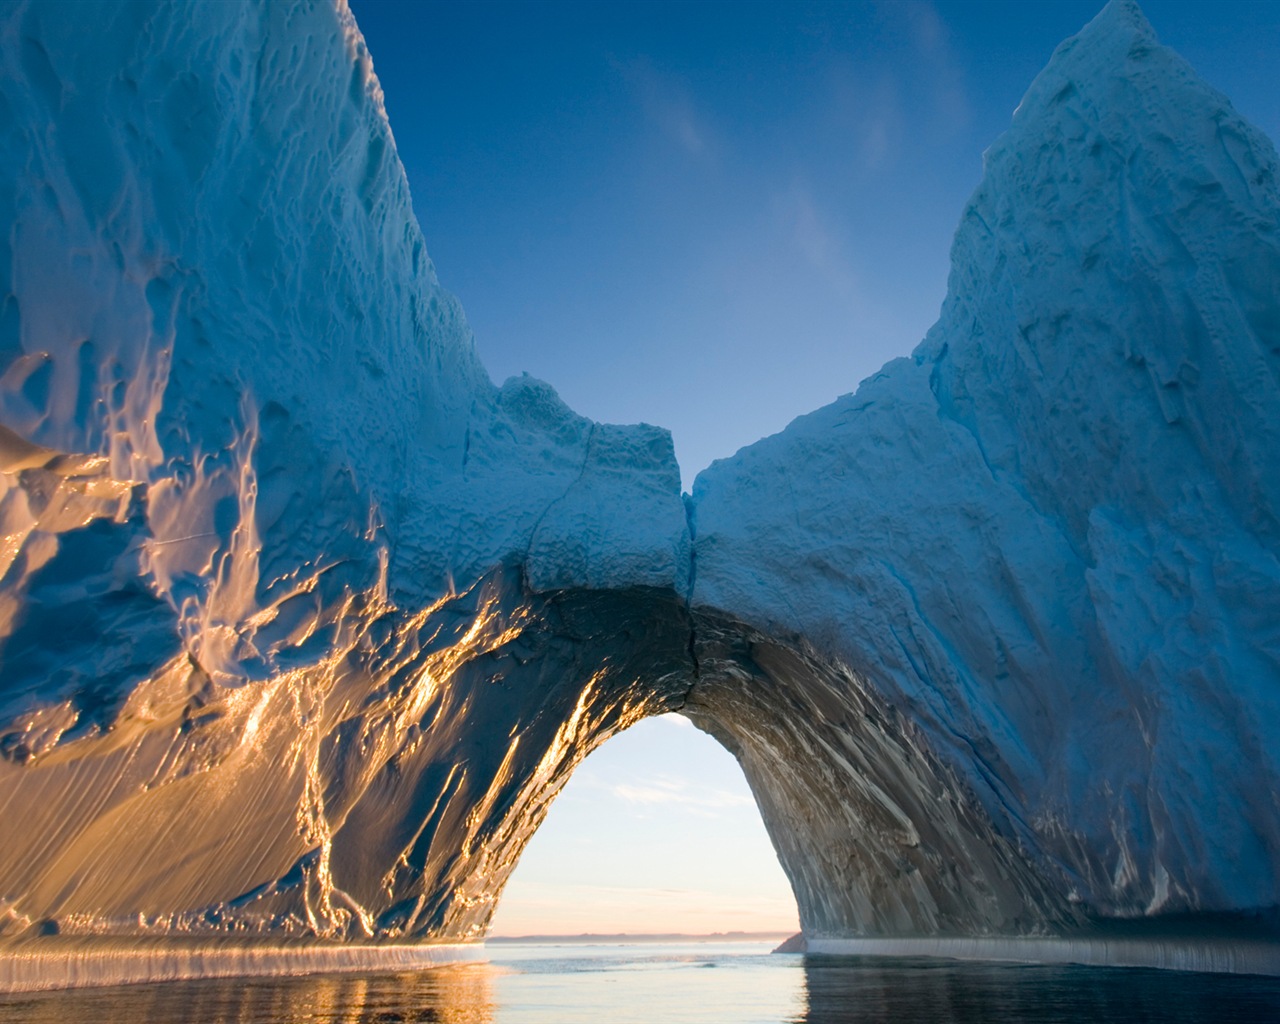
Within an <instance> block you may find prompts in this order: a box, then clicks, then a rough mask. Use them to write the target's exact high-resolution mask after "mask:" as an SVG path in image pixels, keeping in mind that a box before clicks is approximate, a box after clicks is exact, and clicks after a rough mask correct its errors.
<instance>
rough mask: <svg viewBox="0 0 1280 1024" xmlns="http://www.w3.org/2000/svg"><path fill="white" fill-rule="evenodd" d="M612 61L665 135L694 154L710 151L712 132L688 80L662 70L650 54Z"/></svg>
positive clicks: (648, 115) (648, 118)
mask: <svg viewBox="0 0 1280 1024" xmlns="http://www.w3.org/2000/svg"><path fill="white" fill-rule="evenodd" d="M611 63H612V65H613V67H614V69H615V70H616V71H617V72H618V74H619V75H621V76H622V79H623V81H625V82H626V83H627V84H628V85H629V86H630V87H631V90H632V92H633V93H634V95H635V97H636V99H637V101H638V102H639V104H640V106H641V109H642V110H643V111H644V114H645V117H646V119H647V120H648V121H649V122H650V123H651V124H652V125H653V126H654V127H655V128H657V129H658V131H659V132H661V133H662V135H663V136H665V137H666V138H667V139H668V140H670V141H671V142H674V143H675V144H676V145H677V146H678V147H679V148H681V149H683V150H684V151H685V152H686V153H688V154H689V155H690V156H693V157H707V156H709V155H710V153H711V148H712V147H711V141H712V134H711V132H710V130H709V127H708V124H707V120H706V118H705V117H704V116H703V115H701V114H700V113H699V112H698V111H697V109H696V107H695V104H694V101H693V96H692V92H691V90H690V89H689V87H688V85H687V84H686V83H684V82H683V81H681V80H680V79H679V78H678V77H676V76H674V75H671V74H669V73H666V72H663V71H660V70H659V69H658V68H656V67H654V65H653V62H652V61H650V60H649V59H648V58H647V57H636V58H632V59H630V60H617V59H614V60H613V61H612V62H611Z"/></svg>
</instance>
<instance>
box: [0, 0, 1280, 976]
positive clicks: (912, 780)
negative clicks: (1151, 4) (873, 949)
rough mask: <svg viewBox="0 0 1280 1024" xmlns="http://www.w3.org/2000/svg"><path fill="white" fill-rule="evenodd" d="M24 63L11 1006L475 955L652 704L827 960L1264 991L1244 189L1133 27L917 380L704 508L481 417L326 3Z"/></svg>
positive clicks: (1079, 96) (1275, 725)
mask: <svg viewBox="0 0 1280 1024" xmlns="http://www.w3.org/2000/svg"><path fill="white" fill-rule="evenodd" d="M0 66H2V68H3V71H4V74H2V75H0V219H2V220H3V223H4V224H5V225H6V227H7V231H6V232H5V233H4V235H3V237H4V238H5V239H6V240H7V241H6V243H5V244H2V245H0V280H3V281H6V282H8V284H7V291H6V293H5V296H4V299H3V304H2V305H0V486H2V490H0V535H3V542H2V543H0V574H2V575H0V823H2V824H3V834H4V836H5V841H4V843H2V844H0V944H3V945H4V947H5V949H6V952H5V954H4V956H5V957H7V958H9V959H8V960H6V963H16V962H17V960H15V959H13V958H18V957H22V958H31V957H34V958H36V960H37V961H38V960H39V958H40V957H42V956H43V957H46V958H47V957H50V956H56V955H58V954H57V953H56V952H55V951H56V950H61V949H65V948H68V947H67V946H66V944H67V943H71V944H73V945H74V946H75V948H77V949H82V950H92V949H100V950H102V956H103V957H106V956H107V955H108V953H109V952H110V955H112V956H115V955H116V954H117V953H118V952H119V951H120V950H121V949H122V948H127V947H128V946H129V944H130V943H131V942H132V943H139V944H143V945H145V944H148V943H153V942H154V943H159V944H160V945H162V946H163V945H164V944H166V943H168V942H172V941H173V940H175V939H180V940H181V941H182V942H183V943H197V944H198V943H200V942H206V943H208V944H209V945H208V947H207V948H209V949H211V950H212V949H215V948H216V949H225V948H231V947H230V946H228V945H227V944H228V943H230V944H232V945H233V946H234V945H235V944H237V943H238V944H240V946H242V947H243V948H244V949H245V950H248V951H250V952H246V953H245V958H246V962H248V960H253V959H254V958H255V957H258V960H255V961H254V962H255V963H257V962H259V961H260V960H262V958H268V959H269V953H268V952H267V951H268V950H270V949H277V948H278V947H279V944H280V943H281V942H282V941H285V940H287V941H288V943H290V945H289V948H290V949H293V948H295V947H294V945H292V944H294V943H296V944H298V945H299V946H300V947H307V946H308V944H311V945H315V946H316V948H326V949H327V948H330V947H328V946H327V945H326V944H327V943H353V944H355V945H358V946H360V948H361V949H367V948H369V946H368V945H367V944H370V943H371V944H373V945H375V946H376V945H378V944H386V945H387V946H388V947H399V946H402V945H403V944H405V943H415V942H416V943H430V942H449V941H453V940H459V939H462V940H465V939H473V938H475V937H477V936H479V935H480V934H482V933H483V930H484V928H485V926H486V924H487V922H488V920H489V918H490V916H491V914H492V911H493V907H494V903H495V900H496V899H497V898H498V896H499V894H500V892H501V889H502V885H503V883H504V882H505V880H506V878H507V877H508V875H509V874H510V871H511V870H512V868H513V866H514V864H515V860H516V858H517V857H518V856H519V854H520V851H521V849H522V848H523V846H524V843H525V842H526V841H527V839H528V837H529V835H530V834H531V833H532V831H533V830H534V829H535V828H536V827H537V825H538V824H539V822H540V821H541V820H542V817H543V815H544V814H545V811H546V808H547V805H548V803H549V801H550V800H551V799H552V798H553V797H554V795H555V793H556V792H557V791H558V789H559V788H560V786H562V785H563V783H564V781H565V779H566V778H567V777H568V774H569V773H570V772H571V771H572V770H573V768H574V766H575V765H576V764H577V763H578V762H579V761H580V760H581V759H582V758H583V757H585V756H586V754H587V753H589V752H590V750H591V749H592V748H593V747H594V746H596V745H598V744H599V743H601V742H603V741H604V740H605V739H607V738H608V736H609V735H611V734H612V733H613V732H614V731H616V730H617V729H620V728H625V727H626V726H627V725H628V724H630V723H632V722H634V721H636V720H638V719H639V718H642V717H644V716H645V715H648V714H657V713H661V712H664V711H669V710H680V709H684V710H685V712H686V713H687V714H688V715H689V716H690V717H691V718H693V719H694V721H695V722H696V723H697V724H699V725H700V726H702V727H703V728H704V729H707V730H708V731H709V732H711V733H712V734H713V735H715V736H717V737H719V738H720V739H721V740H722V741H723V742H724V743H725V744H726V746H728V747H729V748H730V749H731V750H733V751H734V752H735V753H736V754H737V755H738V757H739V759H740V760H741V762H742V764H743V767H744V770H745V771H746V774H747V777H748V780H749V781H750V782H751V784H752V787H753V789H754V791H755V793H756V795H757V798H758V801H759V804H760V807H761V810H762V813H763V815H764V818H765V823H766V825H767V827H768V828H769V830H770V834H771V835H772V837H773V840H774V843H775V846H776V848H777V850H778V853H779V857H780V859H781V861H782V863H783V866H784V868H785V870H786V871H787V873H788V875H789V877H790V878H791V880H792V883H793V885H794V888H795V891H796V896H797V900H798V903H799V908H800V915H801V920H802V922H803V924H804V927H805V930H806V932H807V933H809V935H810V937H811V938H812V939H813V940H814V941H815V942H837V941H852V940H854V939H867V938H872V937H876V938H881V939H889V938H903V939H906V938H911V939H917V938H922V937H928V938H930V939H935V938H938V937H942V936H949V937H953V938H963V939H965V940H966V941H967V940H969V939H973V938H974V937H983V938H984V939H989V940H991V941H993V942H994V941H997V940H1004V939H1008V938H1010V937H1027V936H1040V937H1049V936H1054V935H1057V936H1060V937H1061V936H1072V937H1073V938H1072V939H1071V941H1076V939H1075V938H1074V936H1076V935H1077V934H1080V933H1081V930H1084V931H1088V930H1089V929H1091V928H1092V929H1095V930H1096V929H1098V928H1099V927H1100V926H1102V925H1106V924H1108V923H1110V922H1115V921H1130V922H1138V923H1139V924H1141V923H1142V922H1144V921H1145V922H1149V923H1151V924H1153V925H1157V926H1160V927H1164V925H1167V924H1168V923H1169V922H1171V921H1175V920H1176V921H1177V922H1180V923H1181V925H1185V926H1186V927H1187V929H1188V931H1189V932H1190V933H1194V931H1195V930H1196V928H1197V927H1198V926H1199V925H1202V924H1204V923H1205V922H1206V921H1208V920H1209V919H1210V918H1212V920H1213V921H1214V922H1215V923H1216V924H1215V927H1221V928H1226V929H1227V931H1230V928H1231V926H1233V924H1236V925H1240V926H1241V930H1240V931H1239V935H1243V934H1245V933H1246V932H1247V931H1248V929H1247V928H1245V927H1244V926H1245V925H1246V924H1249V925H1251V927H1252V928H1253V931H1252V932H1249V934H1251V935H1255V936H1256V935H1258V934H1263V935H1264V936H1265V937H1267V938H1269V939H1270V940H1271V941H1273V942H1274V940H1275V936H1276V933H1277V925H1276V922H1277V917H1276V915H1277V907H1278V906H1280V877H1278V875H1280V871H1278V865H1280V771H1278V768H1280V765H1278V764H1277V757H1280V755H1278V754H1277V752H1276V748H1275V744H1274V743H1273V742H1272V740H1273V738H1274V737H1275V736H1276V735H1280V618H1278V617H1277V614H1276V609H1277V608H1280V559H1278V557H1277V551H1278V550H1280V464H1278V463H1280V436H1278V435H1280V395H1278V394H1277V390H1278V386H1280V385H1278V382H1280V288H1278V287H1277V282H1280V226H1278V222H1277V221H1278V218H1277V211H1278V210H1280V199H1278V197H1277V191H1276V159H1275V154H1274V152H1273V150H1272V148H1271V146H1270V144H1269V143H1268V142H1267V140H1266V139H1264V138H1263V137H1261V136H1260V135H1259V134H1258V133H1257V132H1256V131H1254V130H1253V129H1252V128H1250V127H1249V126H1248V125H1246V124H1245V123H1244V122H1243V121H1242V120H1241V119H1240V118H1239V117H1238V116H1237V115H1236V114H1235V113H1234V112H1233V111H1232V109H1231V107H1230V105H1229V103H1228V102H1227V101H1226V100H1225V99H1224V98H1223V97H1221V96H1219V95H1218V94H1217V93H1215V92H1214V91H1213V90H1211V89H1209V88H1208V87H1207V86H1205V85H1204V84H1203V83H1201V82H1200V81H1198V79H1196V77H1195V76H1194V74H1193V73H1192V72H1191V71H1190V69H1189V68H1188V67H1187V66H1186V65H1185V64H1184V63H1183V62H1182V61H1180V60H1179V59H1178V58H1177V57H1176V56H1175V55H1173V54H1172V53H1170V52H1169V51H1167V50H1165V49H1163V48H1161V47H1160V46H1159V45H1158V43H1157V42H1156V41H1155V39H1154V37H1153V35H1152V33H1151V30H1150V28H1149V26H1148V25H1147V24H1146V22H1145V20H1144V19H1143V18H1142V15H1141V13H1140V12H1139V11H1138V10H1137V8H1136V7H1134V6H1133V5H1132V4H1129V3H1124V2H1116V3H1113V4H1111V5H1109V6H1108V7H1107V8H1106V9H1105V10H1104V11H1103V13H1102V14H1101V15H1099V17H1098V19H1097V20H1095V21H1094V22H1093V23H1092V24H1091V25H1090V26H1088V27H1087V28H1086V29H1085V31H1084V32H1083V33H1081V35H1080V36H1078V37H1077V38H1075V39H1073V40H1070V41H1068V42H1067V43H1065V44H1063V46H1062V47H1061V48H1059V50H1058V52H1057V53H1056V54H1055V55H1054V58H1053V60H1052V62H1051V63H1050V65H1049V67H1048V68H1047V69H1046V70H1045V71H1044V72H1043V73H1042V74H1041V75H1040V76H1039V77H1038V78H1037V79H1036V81H1035V83H1034V84H1033V85H1032V87H1031V90H1030V91H1029V93H1028V95H1027V97H1026V99H1025V100H1024V102H1023V104H1022V106H1021V107H1020V108H1019V111H1018V113H1017V114H1016V115H1015V118H1014V124H1013V127H1012V128H1011V130H1010V131H1009V132H1008V133H1007V134H1006V135H1005V136H1004V137H1003V138H1002V139H1001V140H999V141H998V142H997V143H996V144H995V145H994V146H993V147H992V149H991V150H990V151H989V153H988V155H987V173H986V177H985V179H984V182H983V184H982V186H980V188H979V189H978V191H977V192H976V193H975V195H974V197H973V199H972V201H971V202H970V204H969V206H968V207H967V208H966V210H965V213H964V216H963V219H962V223H961V226H960V230H959V231H958V233H957V236H956V242H955V247H954V251H953V272H952V278H951V286H950V292H949V296H948V299H947V302H946V304H945V306H944V309H943V312H942V317H941V319H940V321H939V323H938V325H937V326H936V327H935V328H934V329H933V331H931V333H930V334H929V336H928V338H926V340H925V342H924V343H923V344H922V346H921V347H920V348H919V349H918V350H917V352H916V353H915V354H914V356H913V357H912V358H911V359H904V360H897V361H895V362H893V363H890V364H889V365H888V366H886V367H885V369H884V371H883V372H882V373H881V374H879V375H877V376H876V377H874V378H872V379H871V380H870V381H868V382H866V383H865V384H864V385H863V386H862V387H861V388H860V390H859V391H858V393H857V394H856V395H853V396H849V397H847V398H845V399H842V400H841V401H839V402H837V403H835V404H833V405H832V406H829V407H827V408H825V409H822V410H819V411H818V412H815V413H813V414H812V415H810V416H808V417H804V418H802V419H801V420H798V421H797V422H796V423H795V424H793V425H792V426H791V427H790V428H788V430H786V431H785V432H783V433H782V434H780V435H777V436H776V437H773V438H768V439H766V440H764V441H761V442H759V443H758V444H756V445H754V446H751V447H750V448H747V449H744V450H743V451H742V452H740V453H739V454H738V455H737V456H736V457H734V458H733V459H730V460H726V461H723V462H720V463H717V464H715V465H714V466H713V467H711V468H710V469H708V470H707V471H705V472H704V473H703V474H702V475H701V476H699V478H698V481H697V483H696V485H695V491H694V495H693V498H692V500H691V501H690V502H689V503H688V507H687V508H686V506H685V503H684V502H682V500H681V496H680V494H679V473H678V470H677V467H676V464H675V460H674V455H673V449H672V445H671V439H670V436H669V435H668V434H667V433H666V432H665V431H662V430H660V429H657V428H653V427H648V426H643V425H641V426H635V427H618V426H610V425H605V424H596V423H592V422H591V421H589V420H586V419H584V418H583V417H580V416H577V415H576V414H574V413H573V412H572V411H571V410H569V409H568V408H566V407H565V406H564V404H563V403H562V402H561V401H560V400H559V398H558V397H557V396H556V394H555V392H554V391H553V390H552V389H551V388H550V387H549V386H548V385H545V384H543V383H541V382H539V381H535V380H532V379H530V378H527V377H526V378H516V379H513V380H510V381H508V382H507V383H506V384H504V385H503V386H502V387H500V388H499V387H495V386H494V385H493V384H492V383H491V382H490V381H489V379H488V378H487V376H486V375H485V373H484V371H483V369H482V368H481V365H480V363H479V361H478V359H477V357H476V354H475V351H474V347H473V344H472V340H471V336H470V333H469V331H468V329H467V327H466V324H465V321H464V320H463V318H462V315H461V312H460V310H459V309H458V307H457V304H456V303H455V302H454V301H453V300H452V299H451V298H450V297H449V296H448V295H447V294H445V293H444V292H443V291H442V290H441V289H440V287H439V285H438V282H437V280H436V277H435V273H434V270H433V268H432V266H431V263H430V261H429V260H428V258H427V256H426V252H425V247H424V244H423V241H422V237H421V234H420V232H419V230H418V227H417V225H416V223H415V222H414V219H413V216H412V210H411V206H410V203H409V196H408V190H407V186H406V185H405V179H404V174H403V171H402V169H401V167H400V164H399V161H398V159H397V158H396V155H395V147H394V142H393V139H392V136H391V133H390V129H389V127H388V125H387V123H386V118H385V115H384V112H383V108H382V103H381V92H380V90H379V87H378V85H377V81H376V79H375V78H374V77H373V75H372V70H371V66H370V62H369V57H368V54H367V53H366V51H365V48H364V44H363V41H362V40H361V38H360V36H359V33H358V31H357V30H356V28H355V26H354V23H353V21H352V19H351V17H350V14H349V12H348V11H347V10H346V9H345V6H343V5H342V4H341V3H339V4H338V5H337V7H336V9H335V8H334V7H330V6H328V5H327V4H309V3H296V4H295V3H256V4H255V3H246V4H234V5H233V4H219V3H208V4H198V3H196V4H166V3H159V2H156V3H137V4H130V5H126V6H122V5H117V4H114V3H102V4H99V5H94V6H88V5H85V4H82V3H77V4H75V5H74V7H71V6H66V5H62V4H59V3H26V4H23V3H19V4H14V5H10V6H8V7H6V8H5V10H4V12H3V15H0ZM694 534H696V543H695V542H694V540H693V535H694ZM695 564H696V569H697V571H696V574H695V573H694V572H693V567H694V566H695ZM1223 922H1226V924H1225V925H1224V924H1223ZM1166 930H1167V929H1166ZM1259 930H1260V931H1259ZM1143 941H1154V940H1149V939H1144V940H1143ZM1224 941H1226V940H1224ZM362 944H364V945H362ZM173 948H174V949H175V950H176V949H177V948H178V947H177V946H174V947H173ZM182 948H183V949H192V948H197V947H193V946H191V945H184V946H183V947H182ZM974 948H978V947H974ZM982 948H987V947H985V946H984V947H982ZM991 948H995V947H991ZM1002 948H1003V947H1002ZM1027 948H1043V949H1050V948H1058V947H1050V946H1043V947H1027ZM1072 948H1074V947H1072ZM1095 948H1102V949H1108V948H1110V949H1112V950H1113V951H1114V949H1115V948H1117V947H1115V946H1110V947H1109V946H1107V945H1106V943H1105V942H1104V943H1103V944H1102V945H1100V946H1097V947H1095ZM1215 948H1217V947H1215ZM42 951H43V952H42ZM111 951H114V952H111ZM259 954H261V956H260V957H259ZM84 955H85V956H87V957H90V959H92V955H91V954H90V953H88V952H86V953H85V954H84ZM227 955H228V956H232V958H233V959H234V955H233V954H227ZM326 955H327V954H326ZM360 955H362V956H363V955H365V954H360ZM1104 955H1110V954H1104ZM1126 955H1127V954H1126ZM1178 955H1179V956H1181V955H1182V954H1178ZM1216 955H1217V954H1214V956H1216ZM1232 955H1233V956H1234V955H1235V954H1232ZM1241 955H1243V954H1241ZM24 962H27V963H30V962H34V961H31V960H30V959H27V960H24ZM102 962H103V964H104V965H105V964H106V961H105V960H103V961H102ZM157 962H160V963H163V962H167V961H164V960H163V958H161V961H157ZM201 962H203V961H201ZM210 962H212V961H210ZM1173 962H1175V961H1170V963H1173ZM1176 962H1177V963H1181V964H1184V965H1185V964H1189V963H1191V962H1192V961H1191V960H1177V961H1176ZM1195 962H1196V963H1214V962H1218V961H1215V960H1214V959H1213V957H1212V956H1209V957H1208V959H1206V960H1201V961H1195ZM1222 962H1226V961H1222ZM1233 962H1235V963H1239V962H1241V961H1239V960H1236V961H1233ZM5 969H6V970H7V969H9V968H5ZM106 969H107V968H106V967H105V966H104V967H103V970H106ZM131 969H132V968H131ZM164 969H167V968H164ZM94 976H95V977H99V978H101V977H102V976H103V975H102V974H101V973H99V974H97V975H94ZM131 977H132V976H131Z"/></svg>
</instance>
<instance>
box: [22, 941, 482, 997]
mask: <svg viewBox="0 0 1280 1024" xmlns="http://www.w3.org/2000/svg"><path fill="white" fill-rule="evenodd" d="M485 959H486V957H485V951H484V946H483V945H482V944H480V943H474V942H473V943H461V942H459V943H450V944H440V945H429V944H424V945H416V946H413V945H398V946H359V945H342V946H337V945H334V946H293V947H286V946H239V947H237V946H204V947H200V946H181V945H175V944H173V943H172V941H170V942H167V943H166V944H165V945H164V946H155V947H153V948H149V949H148V948H140V949H138V948H135V949H101V948H95V947H93V946H76V947H72V948H68V949H64V950H58V951H49V950H46V949H42V950H41V951H40V952H37V953H25V954H24V953H7V954H5V955H4V956H0V994H8V993H15V992H43V991H50V990H55V989H67V988H93V987H98V986H106V985H138V984H145V983H148V982H157V981H188V980H192V979H195V978H250V977H256V978H265V977H288V976H297V975H300V974H322V973H323V974H335V973H352V972H356V971H360V972H368V971H382V972H393V971H407V970H422V969H425V968H430V967H443V966H445V965H447V964H457V963H476V962H482V961H484V960H485Z"/></svg>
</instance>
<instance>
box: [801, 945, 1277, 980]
mask: <svg viewBox="0 0 1280 1024" xmlns="http://www.w3.org/2000/svg"><path fill="white" fill-rule="evenodd" d="M807 942H808V952H809V953H811V954H817V955H820V956H823V955H825V956H871V957H933V958H939V959H947V960H981V961H988V962H995V963H1001V962H1004V963H1025V964H1080V965H1083V966H1090V967H1154V968H1158V969H1160V970H1169V971H1197V972H1203V973H1209V974H1257V975H1264V976H1267V977H1280V944H1276V943H1270V942H1229V941H1224V940H1211V941H1207V942H1196V941H1193V940H1189V939H1183V940H1178V939H1145V940H1144V939H1099V938H1087V939H1071V938H1048V937H1046V938H918V939H816V938H811V939H809V940H807Z"/></svg>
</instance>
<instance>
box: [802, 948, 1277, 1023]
mask: <svg viewBox="0 0 1280 1024" xmlns="http://www.w3.org/2000/svg"><path fill="white" fill-rule="evenodd" d="M804 981H805V990H806V996H807V1004H808V1009H807V1012H806V1013H805V1014H804V1016H803V1017H801V1018H798V1021H800V1022H803V1024H854V1022H857V1024H878V1022H886V1024H887V1022H890V1021H892V1022H894V1024H901V1022H903V1021H939V1022H946V1024H994V1022H1014V1021H1017V1022H1024V1021H1025V1022H1036V1024H1057V1022H1062V1024H1067V1022H1071V1024H1077V1022H1080V1021H1090V1022H1115V1024H1121V1022H1123V1024H1141V1022H1146V1021H1151V1022H1155V1021H1160V1022H1161V1024H1166V1022H1167V1024H1179V1022H1183V1021H1185V1022H1187V1024H1191V1022H1203V1021H1237V1022H1241V1024H1252V1022H1254V1021H1259V1022H1261V1021H1268V1022H1275V1021H1280V979H1276V978H1259V977H1241V976H1232V975H1221V974H1191V973H1180V972H1174V971H1156V970H1143V969H1136V968H1099V967H1071V966H1052V967H1040V966H1034V965H1025V964H984V963H963V962H956V961H948V960H923V959H917V960H909V959H902V960H886V959H881V958H874V959H873V958H867V957H806V958H805V964H804Z"/></svg>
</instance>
